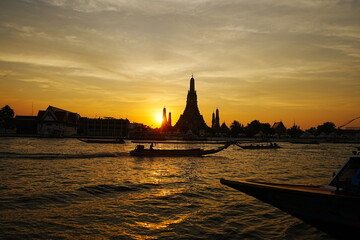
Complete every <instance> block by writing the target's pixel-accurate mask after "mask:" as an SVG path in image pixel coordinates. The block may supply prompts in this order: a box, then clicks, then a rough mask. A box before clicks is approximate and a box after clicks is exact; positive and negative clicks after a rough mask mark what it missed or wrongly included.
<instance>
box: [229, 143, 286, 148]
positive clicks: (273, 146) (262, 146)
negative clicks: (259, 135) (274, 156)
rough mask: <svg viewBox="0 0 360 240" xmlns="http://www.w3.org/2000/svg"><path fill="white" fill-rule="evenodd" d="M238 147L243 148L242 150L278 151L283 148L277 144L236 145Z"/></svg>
mask: <svg viewBox="0 0 360 240" xmlns="http://www.w3.org/2000/svg"><path fill="white" fill-rule="evenodd" d="M236 146H238V147H240V148H242V149H278V148H281V147H280V146H279V145H278V144H277V143H270V144H266V145H263V144H256V145H253V144H250V145H241V144H239V143H236Z"/></svg>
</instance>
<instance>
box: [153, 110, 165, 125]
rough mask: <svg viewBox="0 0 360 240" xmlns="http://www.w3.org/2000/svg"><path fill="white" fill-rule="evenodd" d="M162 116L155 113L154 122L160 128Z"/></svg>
mask: <svg viewBox="0 0 360 240" xmlns="http://www.w3.org/2000/svg"><path fill="white" fill-rule="evenodd" d="M162 120H163V119H162V114H161V113H156V114H155V122H156V124H157V125H158V126H161V124H162Z"/></svg>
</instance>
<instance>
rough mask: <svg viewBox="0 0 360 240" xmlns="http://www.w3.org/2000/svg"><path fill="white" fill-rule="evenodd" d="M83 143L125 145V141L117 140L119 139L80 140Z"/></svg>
mask: <svg viewBox="0 0 360 240" xmlns="http://www.w3.org/2000/svg"><path fill="white" fill-rule="evenodd" d="M79 140H80V141H82V142H86V143H112V144H114V143H116V144H123V143H125V141H124V140H123V139H120V138H117V139H80V138H79Z"/></svg>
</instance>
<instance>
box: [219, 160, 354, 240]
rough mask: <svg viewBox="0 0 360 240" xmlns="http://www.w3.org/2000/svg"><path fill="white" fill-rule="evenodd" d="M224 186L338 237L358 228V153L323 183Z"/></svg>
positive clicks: (235, 184)
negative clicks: (312, 184)
mask: <svg viewBox="0 0 360 240" xmlns="http://www.w3.org/2000/svg"><path fill="white" fill-rule="evenodd" d="M220 182H221V183H222V184H224V185H227V186H229V187H232V188H234V189H236V190H239V191H241V192H244V193H246V194H248V195H250V196H253V197H255V198H257V199H259V200H261V201H263V202H266V203H268V204H271V205H273V206H274V207H277V208H279V209H280V210H282V211H284V212H286V213H288V214H291V215H293V216H295V217H297V218H299V219H301V220H303V221H304V222H307V223H309V224H310V225H312V226H314V227H316V228H318V229H320V230H322V231H324V232H326V233H328V234H329V235H332V236H335V237H337V238H341V239H346V238H351V237H354V236H357V235H358V233H359V230H360V185H359V184H360V155H358V154H357V155H354V156H351V157H350V158H349V159H348V161H347V162H346V163H345V164H344V165H343V167H342V168H341V169H340V170H339V171H338V173H337V174H335V175H334V177H333V178H332V179H331V181H330V182H329V183H328V184H327V185H325V186H306V185H291V184H277V183H268V182H249V181H230V180H225V179H220Z"/></svg>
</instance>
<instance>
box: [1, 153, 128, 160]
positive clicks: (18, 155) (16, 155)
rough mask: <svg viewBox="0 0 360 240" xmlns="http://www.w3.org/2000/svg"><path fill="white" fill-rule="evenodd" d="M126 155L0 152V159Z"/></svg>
mask: <svg viewBox="0 0 360 240" xmlns="http://www.w3.org/2000/svg"><path fill="white" fill-rule="evenodd" d="M120 156H128V154H127V153H121V152H117V153H116V152H114V153H110V152H98V153H90V154H87V153H75V154H66V153H14V152H0V159H9V158H10V159H81V158H109V157H120Z"/></svg>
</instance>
